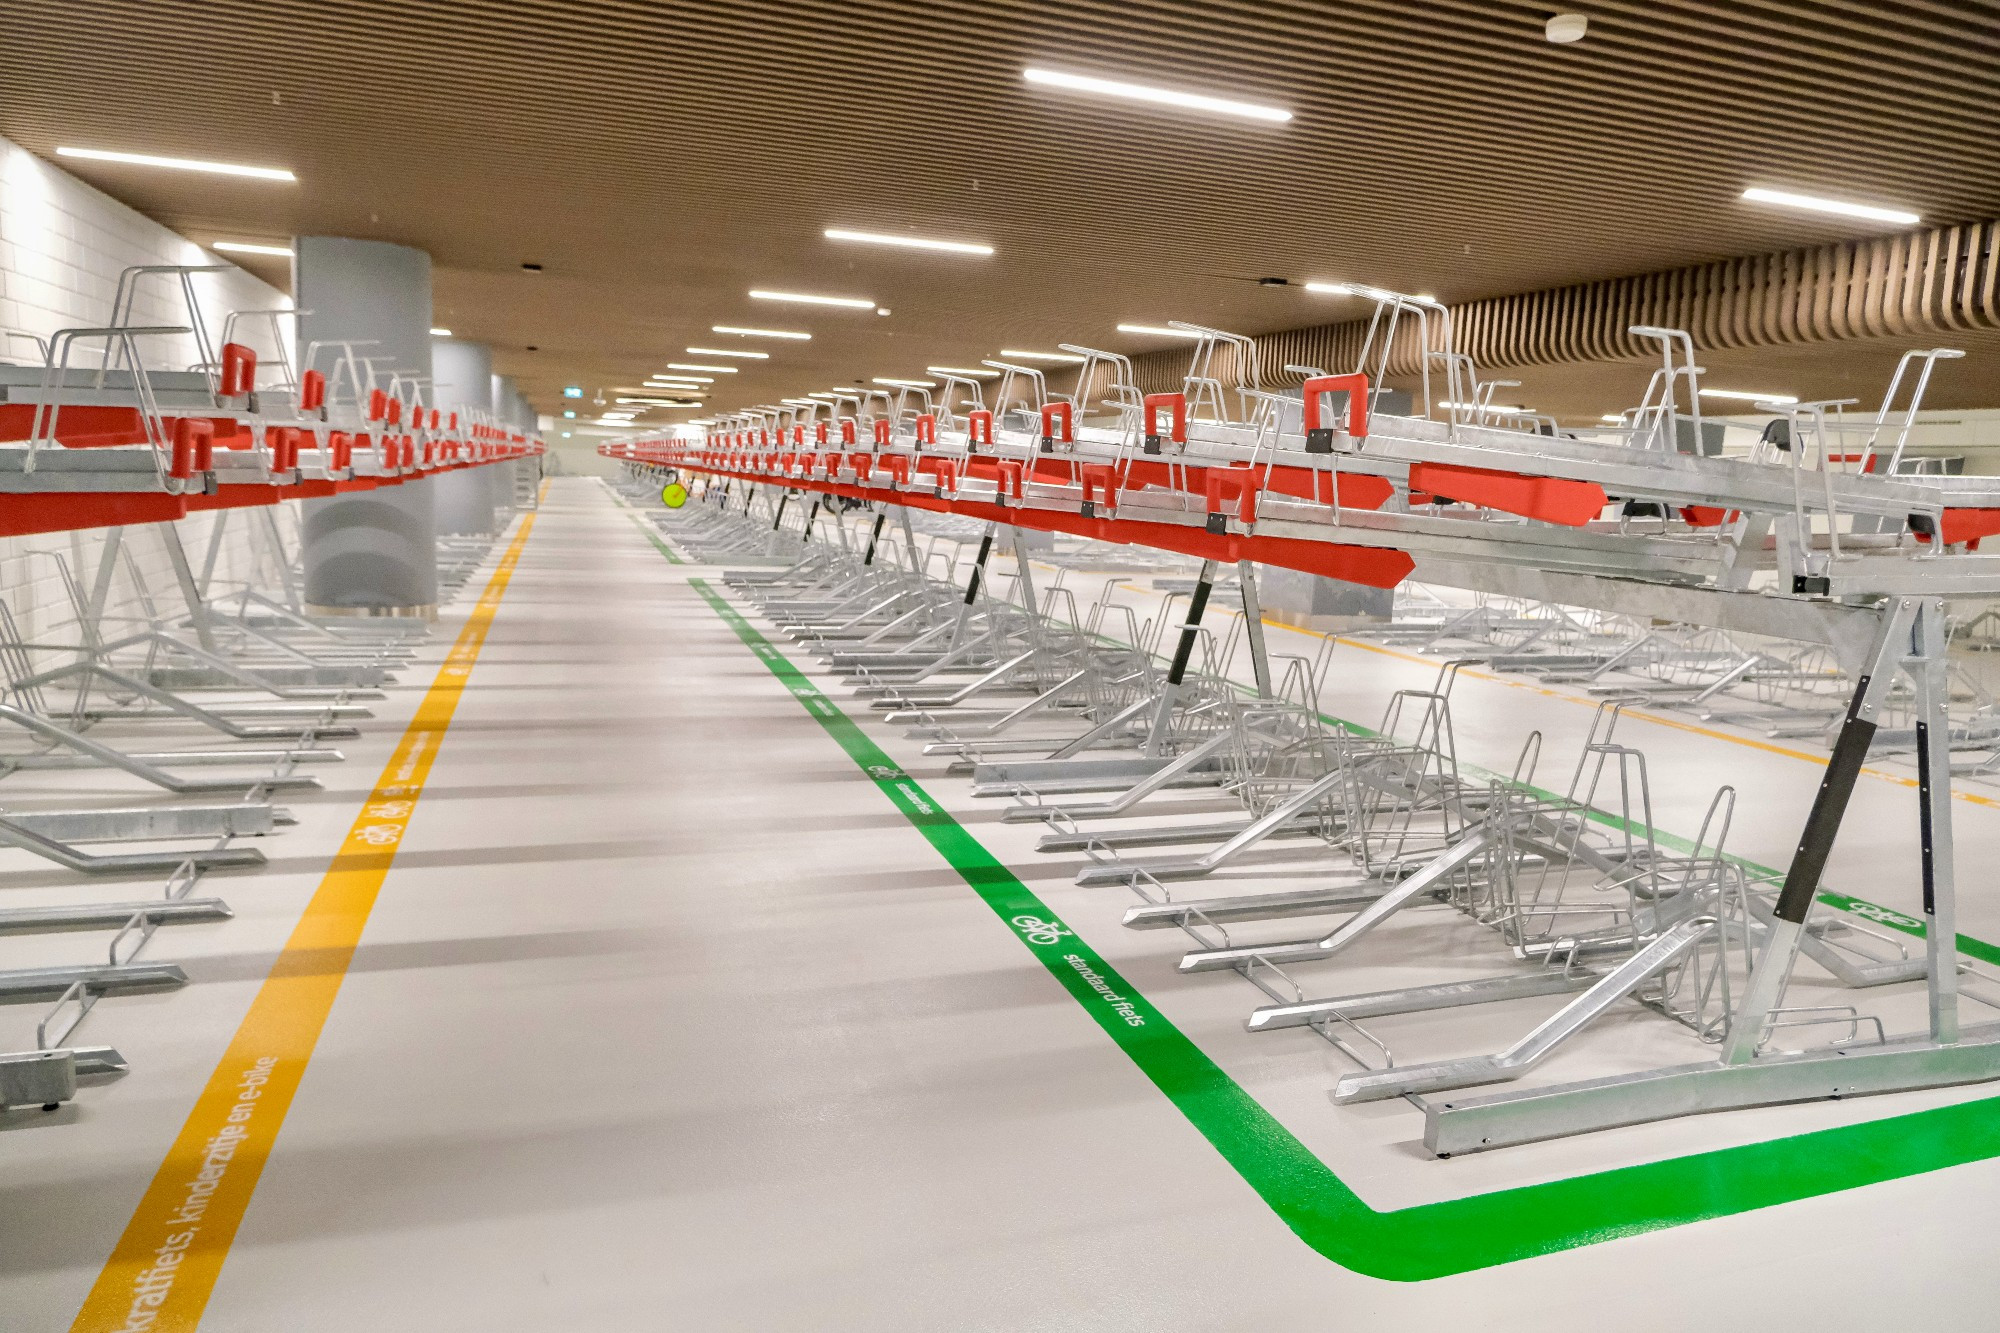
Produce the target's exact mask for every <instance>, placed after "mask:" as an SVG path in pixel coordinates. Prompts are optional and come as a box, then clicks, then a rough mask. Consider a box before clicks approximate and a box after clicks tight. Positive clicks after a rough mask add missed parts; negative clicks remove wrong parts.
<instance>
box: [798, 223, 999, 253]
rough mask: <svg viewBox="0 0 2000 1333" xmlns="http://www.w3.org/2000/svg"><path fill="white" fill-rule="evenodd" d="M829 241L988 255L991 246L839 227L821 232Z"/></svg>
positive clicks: (991, 248)
mask: <svg viewBox="0 0 2000 1333" xmlns="http://www.w3.org/2000/svg"><path fill="white" fill-rule="evenodd" d="M823 234H824V235H825V237H826V239H828V240H829V241H859V242H861V243H862V244H863V245H899V246H902V247H903V248H904V249H906V250H944V251H948V252H950V253H951V254H955V255H990V254H992V253H993V247H992V246H990V245H980V244H977V243H976V242H972V241H933V240H927V239H925V238H924V237H922V236H888V235H884V234H883V233H881V232H878V231H845V230H843V229H841V228H839V227H828V228H827V229H826V231H825V232H824V233H823Z"/></svg>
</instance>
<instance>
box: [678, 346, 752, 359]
mask: <svg viewBox="0 0 2000 1333" xmlns="http://www.w3.org/2000/svg"><path fill="white" fill-rule="evenodd" d="M688 351H690V352H692V353H694V354H695V355H696V356H741V357H747V358H749V359H750V360H752V361H769V360H770V359H771V354H770V353H769V352H751V351H733V350H731V349H730V348H727V347H690V348H688Z"/></svg>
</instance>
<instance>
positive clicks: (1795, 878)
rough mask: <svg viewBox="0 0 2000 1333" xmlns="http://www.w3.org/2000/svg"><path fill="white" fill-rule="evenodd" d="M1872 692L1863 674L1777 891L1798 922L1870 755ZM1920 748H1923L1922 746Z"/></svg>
mask: <svg viewBox="0 0 2000 1333" xmlns="http://www.w3.org/2000/svg"><path fill="white" fill-rule="evenodd" d="M1867 693H1868V677H1866V676H1863V677H1862V678H1861V681H1860V684H1859V685H1858V686H1857V688H1856V689H1855V691H1854V706H1853V707H1851V708H1849V709H1848V712H1847V720H1846V721H1845V722H1843V723H1841V724H1840V739H1839V740H1837V741H1835V742H1834V746H1833V757H1832V758H1831V759H1829V760H1827V762H1826V772H1825V774H1823V775H1822V776H1821V778H1820V780H1819V791H1818V792H1817V793H1816V794H1815V795H1814V796H1813V804H1812V812H1811V813H1810V814H1808V815H1807V816H1806V828H1805V832H1804V833H1802V834H1800V835H1799V849H1798V851H1797V852H1795V853H1793V855H1792V866H1791V869H1790V870H1788V871H1786V872H1785V887H1784V888H1783V889H1782V890H1781V891H1780V892H1779V894H1778V917H1779V919H1780V920H1783V921H1789V922H1791V923H1792V924H1793V925H1795V926H1801V925H1804V924H1805V920H1806V913H1807V912H1810V911H1811V910H1812V905H1813V898H1814V897H1815V896H1817V895H1818V893H1819V881H1820V876H1821V875H1822V874H1824V873H1825V872H1826V862H1827V858H1828V857H1830V856H1832V855H1833V840H1834V839H1835V838H1837V837H1839V836H1840V823H1841V820H1842V819H1843V818H1845V817H1846V815H1847V803H1848V801H1849V799H1851V798H1852V797H1853V795H1854V784H1855V783H1856V782H1857V781H1859V780H1860V777H1861V766H1862V765H1863V764H1864V763H1866V762H1867V760H1868V747H1869V745H1870V744H1871V743H1872V742H1873V741H1874V739H1875V724H1874V723H1873V722H1870V721H1868V720H1867V719H1866V718H1864V717H1862V716H1860V713H1859V709H1860V704H1861V700H1862V698H1863V696H1865V695H1866V694H1867ZM1919 753H1922V751H1921V750H1920V751H1919Z"/></svg>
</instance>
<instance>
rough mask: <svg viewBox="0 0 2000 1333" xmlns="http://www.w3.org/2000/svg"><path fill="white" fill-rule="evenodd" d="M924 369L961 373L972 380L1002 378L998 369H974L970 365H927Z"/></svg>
mask: <svg viewBox="0 0 2000 1333" xmlns="http://www.w3.org/2000/svg"><path fill="white" fill-rule="evenodd" d="M924 369H925V370H928V371H929V372H930V373H931V374H933V375H960V376H963V377H964V378H966V379H970V380H997V379H999V378H1000V372H999V371H997V370H974V369H972V368H971V367H970V366H925V367H924Z"/></svg>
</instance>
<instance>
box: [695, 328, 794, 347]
mask: <svg viewBox="0 0 2000 1333" xmlns="http://www.w3.org/2000/svg"><path fill="white" fill-rule="evenodd" d="M708 331H709V332H710V333H733V334H735V335H736V336H737V337H739V338H792V339H795V340H797V341H799V342H802V343H803V342H811V341H812V335H811V334H810V333H798V332H795V331H794V330H791V329H752V328H745V327H744V326H743V325H741V324H711V325H709V326H708Z"/></svg>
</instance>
